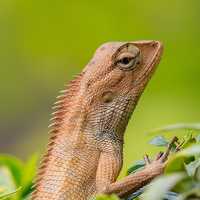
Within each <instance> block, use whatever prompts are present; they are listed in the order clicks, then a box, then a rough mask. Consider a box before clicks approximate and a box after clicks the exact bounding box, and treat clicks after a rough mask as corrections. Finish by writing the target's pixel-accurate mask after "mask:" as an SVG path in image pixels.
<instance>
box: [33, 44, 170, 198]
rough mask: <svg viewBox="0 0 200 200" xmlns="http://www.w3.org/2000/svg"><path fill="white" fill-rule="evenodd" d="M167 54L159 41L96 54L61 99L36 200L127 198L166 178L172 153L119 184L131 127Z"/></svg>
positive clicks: (110, 46) (108, 48) (110, 47)
mask: <svg viewBox="0 0 200 200" xmlns="http://www.w3.org/2000/svg"><path fill="white" fill-rule="evenodd" d="M162 49H163V47H162V44H161V43H160V42H158V41H136V42H110V43H106V44H103V45H102V46H101V47H99V48H98V49H97V51H96V52H95V54H94V56H93V58H92V60H91V61H90V62H89V63H88V64H87V66H86V67H85V68H84V69H83V71H82V73H81V74H80V75H78V76H77V77H76V78H75V79H74V80H72V81H71V83H70V84H69V85H68V87H67V89H66V90H64V91H62V93H63V94H62V95H60V96H58V101H57V102H56V103H55V108H56V111H55V112H54V114H53V116H54V117H53V124H52V130H51V137H50V143H49V144H48V150H47V152H46V154H45V156H44V158H43V160H42V164H41V166H40V168H39V171H38V175H37V178H36V184H35V190H34V192H33V194H32V196H31V199H32V200H42V199H43V200H75V199H78V200H88V199H90V198H91V197H93V196H94V195H96V194H98V193H105V194H110V193H116V194H117V195H118V196H120V197H125V196H127V195H128V194H130V193H132V192H134V191H136V190H137V189H138V188H140V187H142V186H144V185H145V184H147V183H149V182H150V181H151V180H152V179H153V178H154V177H156V176H158V175H160V174H161V173H162V172H163V169H164V166H165V161H166V159H167V156H168V154H169V149H170V148H171V147H169V148H168V150H167V152H166V153H162V154H159V155H158V156H157V158H156V159H155V160H154V161H152V162H150V160H149V158H148V156H146V157H145V161H146V163H147V165H146V167H145V168H144V170H142V171H140V172H137V173H135V174H132V175H129V176H127V177H125V178H124V179H122V180H119V181H116V179H117V177H118V175H119V172H120V170H121V167H122V160H123V159H122V157H123V156H122V154H123V141H124V139H123V136H124V132H125V129H126V126H127V124H128V121H129V118H130V116H131V114H132V112H133V110H134V109H135V107H136V104H137V102H138V99H139V97H140V96H141V94H142V92H143V91H144V88H145V86H146V85H147V83H148V81H149V79H150V78H151V76H152V74H153V72H154V71H155V69H156V66H157V64H158V63H159V61H160V58H161V54H162Z"/></svg>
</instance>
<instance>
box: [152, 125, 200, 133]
mask: <svg viewBox="0 0 200 200" xmlns="http://www.w3.org/2000/svg"><path fill="white" fill-rule="evenodd" d="M180 129H183V130H184V129H189V130H195V131H199V130H200V123H196V124H195V123H194V124H188V123H179V124H171V125H168V126H164V127H161V128H157V129H153V130H151V131H149V133H153V134H154V133H160V132H168V131H175V130H180Z"/></svg>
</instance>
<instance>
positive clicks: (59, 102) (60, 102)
mask: <svg viewBox="0 0 200 200" xmlns="http://www.w3.org/2000/svg"><path fill="white" fill-rule="evenodd" d="M64 102H65V101H64V100H63V99H62V100H59V101H56V102H55V103H54V104H53V105H58V104H62V103H64Z"/></svg>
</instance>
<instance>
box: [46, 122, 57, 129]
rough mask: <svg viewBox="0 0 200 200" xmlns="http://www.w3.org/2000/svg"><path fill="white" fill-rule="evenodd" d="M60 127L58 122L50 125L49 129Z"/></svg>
mask: <svg viewBox="0 0 200 200" xmlns="http://www.w3.org/2000/svg"><path fill="white" fill-rule="evenodd" d="M58 126H59V123H58V122H54V123H52V124H50V125H49V126H48V128H56V127H58Z"/></svg>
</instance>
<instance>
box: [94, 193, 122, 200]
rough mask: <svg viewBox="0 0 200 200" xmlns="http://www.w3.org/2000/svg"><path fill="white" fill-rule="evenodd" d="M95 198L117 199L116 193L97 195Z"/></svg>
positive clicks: (96, 199) (104, 199)
mask: <svg viewBox="0 0 200 200" xmlns="http://www.w3.org/2000/svg"><path fill="white" fill-rule="evenodd" d="M95 200H119V198H118V197H117V196H116V195H114V194H113V195H98V196H97V197H96V198H95Z"/></svg>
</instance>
